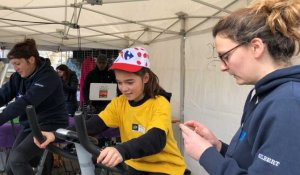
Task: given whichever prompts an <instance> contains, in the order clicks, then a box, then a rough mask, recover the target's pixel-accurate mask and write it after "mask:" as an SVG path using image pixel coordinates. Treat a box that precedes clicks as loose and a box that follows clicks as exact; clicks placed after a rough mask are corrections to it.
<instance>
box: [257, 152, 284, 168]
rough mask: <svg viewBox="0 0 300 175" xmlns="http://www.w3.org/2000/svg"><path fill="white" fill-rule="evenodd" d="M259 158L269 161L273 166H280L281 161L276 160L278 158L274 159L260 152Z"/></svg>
mask: <svg viewBox="0 0 300 175" xmlns="http://www.w3.org/2000/svg"><path fill="white" fill-rule="evenodd" d="M258 158H259V159H261V160H263V161H265V162H267V163H269V164H271V165H273V166H279V165H280V162H279V161H276V160H274V159H272V158H270V157H268V156H265V155H263V154H260V153H259V154H258Z"/></svg>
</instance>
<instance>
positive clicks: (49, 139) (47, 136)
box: [33, 131, 55, 149]
mask: <svg viewBox="0 0 300 175" xmlns="http://www.w3.org/2000/svg"><path fill="white" fill-rule="evenodd" d="M42 134H43V136H44V138H45V141H44V142H43V143H40V142H39V141H38V140H37V139H36V138H35V137H33V142H34V143H35V144H36V145H37V146H38V147H39V148H42V149H45V148H46V147H47V145H49V144H50V143H51V142H54V140H55V135H54V133H53V132H44V131H42Z"/></svg>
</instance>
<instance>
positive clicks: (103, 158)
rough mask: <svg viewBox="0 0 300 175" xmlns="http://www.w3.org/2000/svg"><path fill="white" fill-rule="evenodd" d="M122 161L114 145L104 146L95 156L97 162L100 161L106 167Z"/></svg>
mask: <svg viewBox="0 0 300 175" xmlns="http://www.w3.org/2000/svg"><path fill="white" fill-rule="evenodd" d="M122 161H123V157H122V155H121V154H120V153H119V151H118V150H117V149H116V148H114V147H106V148H104V149H103V150H102V151H101V153H100V154H99V156H98V158H97V163H101V164H103V165H105V166H107V167H114V166H116V165H118V164H119V163H121V162H122Z"/></svg>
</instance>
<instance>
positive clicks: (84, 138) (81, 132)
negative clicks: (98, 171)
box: [75, 112, 128, 173]
mask: <svg viewBox="0 0 300 175" xmlns="http://www.w3.org/2000/svg"><path fill="white" fill-rule="evenodd" d="M75 126H76V131H77V134H78V137H79V141H80V144H81V145H82V146H83V147H84V148H85V149H86V150H87V151H88V152H90V153H91V154H92V155H93V156H94V157H98V155H99V154H100V152H101V151H100V148H99V147H97V146H96V145H94V144H93V143H91V142H90V141H89V139H88V134H87V129H86V125H85V119H84V117H83V113H82V112H76V113H75ZM98 166H100V167H102V168H106V169H109V170H111V171H113V172H117V173H123V172H125V171H127V169H128V168H127V165H126V164H125V163H124V162H121V163H120V164H118V165H117V166H115V167H113V168H110V167H107V166H105V165H103V164H98Z"/></svg>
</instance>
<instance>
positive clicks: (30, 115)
mask: <svg viewBox="0 0 300 175" xmlns="http://www.w3.org/2000/svg"><path fill="white" fill-rule="evenodd" d="M26 114H27V119H28V121H29V125H30V127H31V130H32V132H33V135H34V137H35V138H36V139H37V140H38V141H39V142H40V143H42V142H44V141H45V138H44V136H43V134H42V131H41V128H40V125H39V123H38V119H37V116H36V112H35V108H34V106H32V105H28V106H26ZM47 149H48V150H49V151H51V152H53V153H57V154H60V155H62V156H63V157H66V158H69V159H76V160H77V156H76V155H74V154H72V153H69V152H68V151H66V150H63V149H61V148H58V147H56V146H54V145H52V144H49V145H48V146H47Z"/></svg>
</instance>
